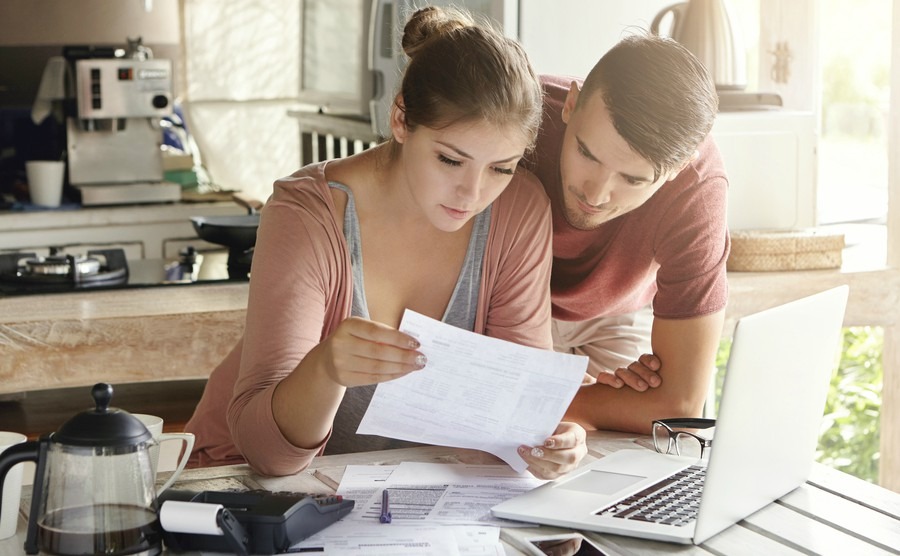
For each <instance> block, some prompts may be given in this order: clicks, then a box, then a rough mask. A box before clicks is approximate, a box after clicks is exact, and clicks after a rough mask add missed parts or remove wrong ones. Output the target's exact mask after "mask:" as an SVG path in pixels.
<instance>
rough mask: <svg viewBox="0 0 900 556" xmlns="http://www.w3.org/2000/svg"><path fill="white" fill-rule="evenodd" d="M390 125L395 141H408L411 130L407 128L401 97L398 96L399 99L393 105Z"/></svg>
mask: <svg viewBox="0 0 900 556" xmlns="http://www.w3.org/2000/svg"><path fill="white" fill-rule="evenodd" d="M390 124H391V135H393V136H394V140H395V141H397V142H398V143H403V142H404V141H406V137H407V135H409V130H408V129H407V127H406V112H405V111H404V110H403V97H402V96H400V95H397V98H395V99H394V103H393V104H391V116H390Z"/></svg>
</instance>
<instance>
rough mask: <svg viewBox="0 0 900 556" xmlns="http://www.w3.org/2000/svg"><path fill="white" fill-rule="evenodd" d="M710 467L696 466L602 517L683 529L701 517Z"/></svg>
mask: <svg viewBox="0 0 900 556" xmlns="http://www.w3.org/2000/svg"><path fill="white" fill-rule="evenodd" d="M705 477H706V467H701V466H699V465H692V466H691V467H688V468H687V469H684V470H682V471H679V472H678V473H675V474H674V475H672V476H670V477H668V478H666V479H663V480H662V481H660V482H658V483H655V484H653V485H650V486H649V487H647V488H645V489H644V490H642V491H640V492H638V493H637V494H633V495H632V496H630V497H628V498H626V499H625V500H621V501H619V502H617V503H615V504H613V505H612V506H609V507H608V508H604V509H602V510H600V511H599V512H597V514H598V515H605V516H608V517H619V518H622V519H634V520H637V521H648V522H652V523H663V524H667V525H675V526H679V527H681V526H683V525H687V524H688V523H690V522H691V521H693V520H694V519H696V518H697V509H698V508H699V507H700V493H701V492H702V491H703V488H702V487H703V480H704V478H705Z"/></svg>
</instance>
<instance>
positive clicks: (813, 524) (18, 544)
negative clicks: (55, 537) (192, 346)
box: [0, 432, 900, 556]
mask: <svg viewBox="0 0 900 556" xmlns="http://www.w3.org/2000/svg"><path fill="white" fill-rule="evenodd" d="M650 446H652V444H651V441H650V439H649V438H647V437H643V436H635V435H630V434H624V433H610V432H592V433H590V434H589V438H588V448H589V455H588V457H587V458H585V459H586V462H587V461H593V460H594V459H596V458H601V457H603V456H604V455H607V454H610V453H612V452H614V451H617V450H622V449H652V448H650ZM404 461H418V462H432V463H468V464H486V463H498V464H500V463H501V462H500V461H499V460H498V459H496V458H495V457H494V456H492V455H490V454H485V453H483V452H476V451H472V450H461V449H455V448H443V447H423V448H410V449H403V450H389V451H383V452H368V453H359V454H346V455H337V456H325V457H320V458H317V459H316V460H315V462H314V463H313V465H312V466H311V467H310V468H309V469H307V470H306V471H304V472H302V473H300V474H298V475H295V476H291V477H281V478H273V477H265V476H260V475H257V474H255V473H253V472H252V471H251V470H250V468H249V467H248V466H246V465H234V466H225V467H210V468H203V469H191V470H187V471H185V472H184V473H183V474H182V476H181V478H180V479H179V481H178V483H177V484H178V486H179V487H182V488H186V489H190V490H197V491H199V490H221V489H232V488H238V489H252V488H266V489H269V490H285V485H288V484H290V485H291V487H292V488H293V489H294V490H298V485H300V488H302V489H303V490H304V491H307V492H313V493H320V494H321V493H331V492H334V490H335V489H336V488H337V486H338V484H339V483H340V480H341V477H342V476H343V473H344V469H345V466H346V465H348V464H363V465H365V464H381V465H391V464H398V463H401V462H404ZM165 475H166V474H160V477H159V478H160V480H164V479H165V478H166V476H165ZM29 498H30V495H29V491H28V490H26V492H25V494H24V496H23V502H25V501H27V500H28V499H29ZM23 507H26V504H24V503H23ZM561 532H565V531H564V530H562V529H557V528H552V527H529V528H508V529H503V530H502V531H501V540H502V542H503V544H504V548H505V549H506V553H507V554H523V552H522V551H521V550H520V549H519V548H518V547H519V546H520V545H521V543H522V541H523V539H525V538H527V537H529V536H534V535H538V534H554V533H561ZM587 535H588V536H589V537H591V538H592V539H593V540H594V541H595V542H596V543H597V544H599V545H600V546H602V547H603V548H604V549H606V550H607V551H608V552H609V553H610V554H612V555H616V554H692V555H694V554H696V555H706V554H726V555H732V554H734V555H753V556H758V555H761V554H765V555H778V554H840V555H849V554H852V555H863V554H864V555H869V554H900V494H897V493H894V492H892V491H889V490H887V489H884V488H881V487H879V486H876V485H873V484H870V483H867V482H865V481H862V480H859V479H856V478H855V477H852V476H850V475H847V474H845V473H842V472H839V471H835V470H832V469H830V468H827V467H825V466H823V465H819V464H816V465H815V466H814V468H813V473H812V476H811V477H810V479H809V481H808V482H807V483H806V484H804V485H803V486H801V487H800V488H798V489H796V490H795V491H793V492H791V493H789V494H788V495H786V496H784V497H783V498H781V499H780V500H778V501H776V502H775V503H773V504H770V505H769V506H767V507H765V508H763V509H762V510H759V511H758V512H756V513H754V514H753V515H751V516H749V517H747V518H746V519H744V520H743V521H741V522H740V523H738V524H737V525H734V526H732V527H730V528H728V529H726V530H725V531H723V532H721V533H719V534H718V535H716V536H714V537H713V538H711V539H709V540H708V541H707V542H705V543H703V544H702V545H700V546H690V545H675V544H668V543H662V542H656V541H647V540H642V539H635V538H629V537H622V536H618V535H599V534H594V533H587ZM24 539H25V519H24V514H23V515H22V516H21V517H20V521H19V528H18V531H17V532H16V536H15V537H13V538H10V539H7V540H4V541H0V556H13V555H16V556H18V555H20V554H22V546H23V543H24Z"/></svg>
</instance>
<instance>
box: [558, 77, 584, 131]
mask: <svg viewBox="0 0 900 556" xmlns="http://www.w3.org/2000/svg"><path fill="white" fill-rule="evenodd" d="M580 93H581V90H580V89H579V88H578V83H576V82H575V81H572V84H571V85H569V92H568V93H566V102H565V103H563V108H562V121H563V123H565V124H568V123H569V118H570V117H572V112H574V111H575V103H576V102H578V95H579V94H580Z"/></svg>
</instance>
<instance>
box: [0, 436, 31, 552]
mask: <svg viewBox="0 0 900 556" xmlns="http://www.w3.org/2000/svg"><path fill="white" fill-rule="evenodd" d="M26 440H28V438H27V437H26V436H25V435H24V434H19V433H17V432H5V431H3V432H0V452H3V451H4V450H6V449H7V448H11V447H12V446H15V445H16V444H20V443H22V442H25V441H26ZM22 467H23V464H21V463H20V464H18V465H14V466H13V468H12V469H10V470H9V472H8V473H7V474H6V480H4V481H3V493H2V494H0V496H3V498H2V504H3V506H2V508H3V509H2V511H0V539H8V538H9V537H11V536H13V535H15V534H16V525H18V523H19V503H20V502H21V500H22Z"/></svg>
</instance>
